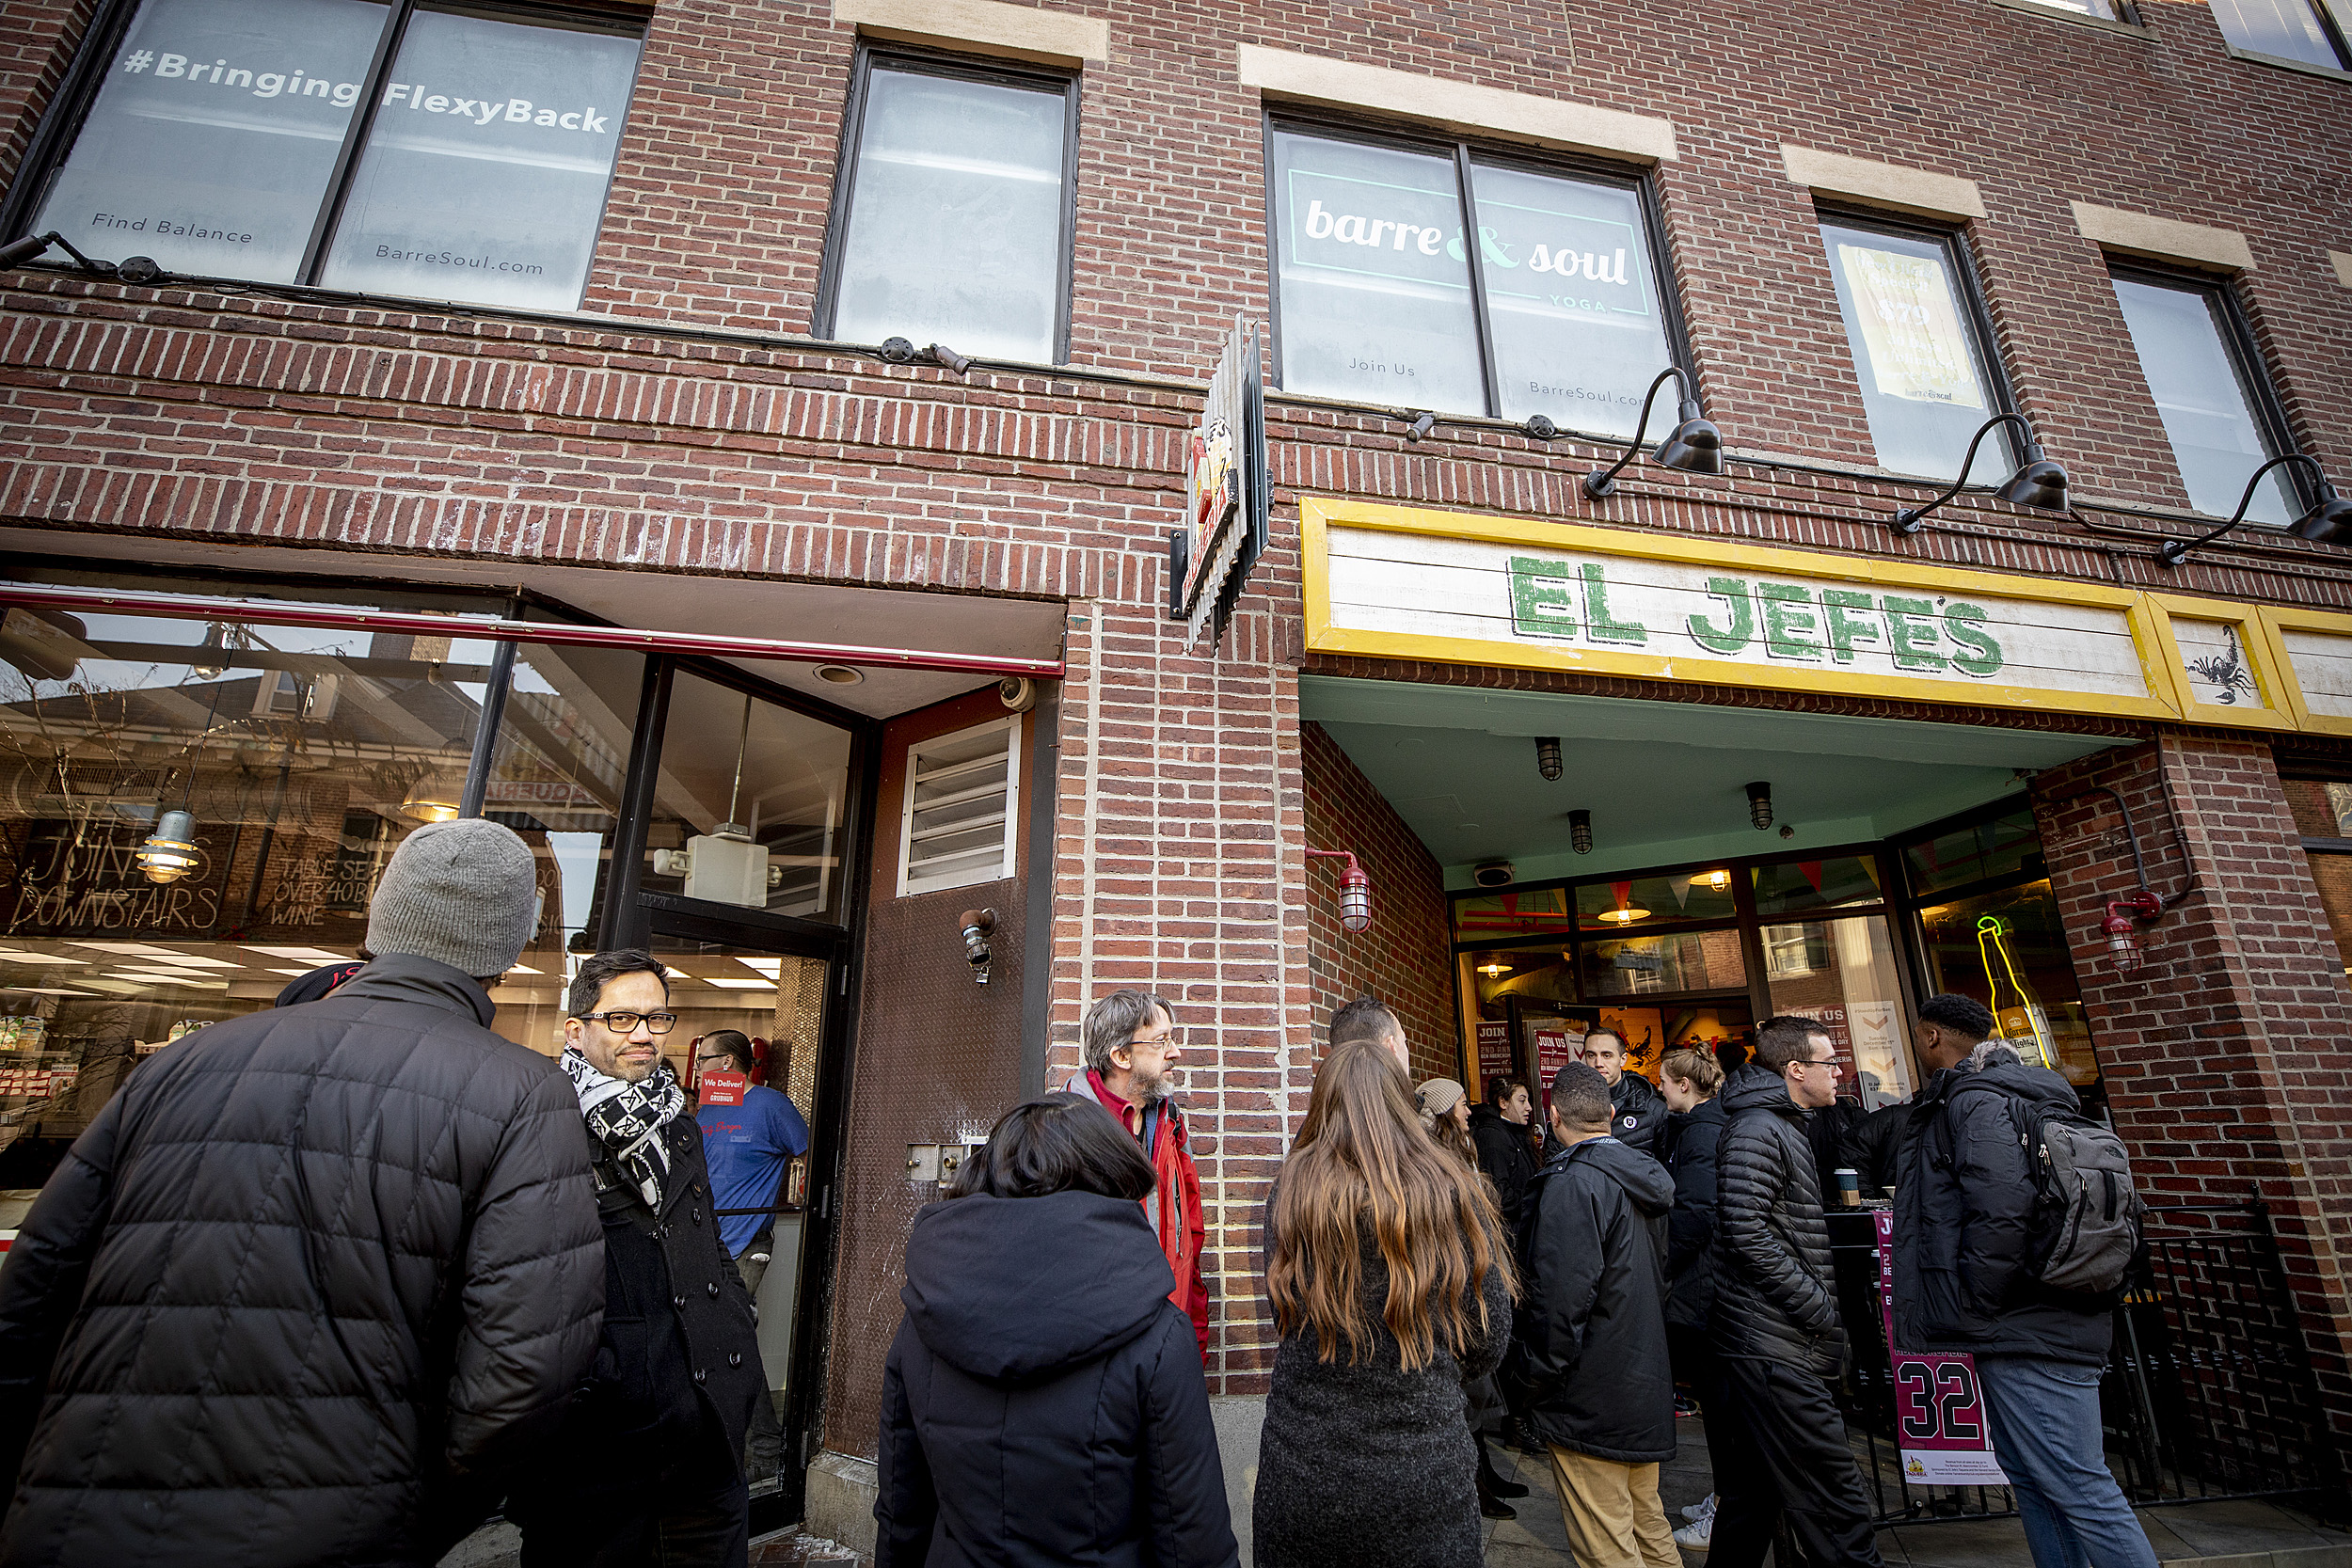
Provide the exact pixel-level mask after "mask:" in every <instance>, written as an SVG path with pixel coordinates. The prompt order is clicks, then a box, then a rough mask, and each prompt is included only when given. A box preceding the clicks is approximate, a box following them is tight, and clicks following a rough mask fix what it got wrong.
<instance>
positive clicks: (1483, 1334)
mask: <svg viewBox="0 0 2352 1568" xmlns="http://www.w3.org/2000/svg"><path fill="white" fill-rule="evenodd" d="M1272 1212H1273V1206H1272V1203H1271V1201H1269V1202H1268V1205H1267V1214H1268V1216H1269V1221H1270V1219H1271V1215H1272ZM1272 1228H1273V1227H1272V1225H1271V1223H1269V1224H1268V1227H1267V1232H1268V1234H1267V1250H1268V1252H1269V1253H1271V1251H1272V1248H1273V1241H1274V1238H1273V1234H1272ZM1494 1244H1495V1245H1497V1246H1502V1245H1506V1244H1508V1243H1504V1242H1503V1241H1502V1239H1501V1238H1497V1239H1496V1242H1495V1243H1494ZM1360 1259H1361V1261H1360V1264H1359V1268H1360V1270H1361V1273H1360V1275H1359V1278H1360V1279H1361V1280H1362V1282H1363V1283H1362V1296H1363V1303H1364V1310H1365V1313H1366V1315H1367V1316H1368V1317H1369V1318H1370V1320H1371V1323H1372V1338H1371V1343H1370V1348H1369V1350H1368V1352H1367V1354H1366V1357H1365V1359H1363V1360H1361V1361H1356V1362H1350V1361H1349V1360H1348V1358H1347V1352H1346V1349H1345V1347H1344V1346H1343V1347H1341V1348H1340V1349H1339V1351H1338V1352H1337V1354H1336V1355H1335V1358H1334V1359H1332V1360H1330V1361H1325V1360H1323V1359H1321V1357H1320V1355H1319V1354H1318V1343H1317V1340H1316V1338H1315V1336H1314V1334H1313V1333H1312V1332H1311V1330H1305V1329H1301V1330H1300V1331H1298V1332H1295V1333H1292V1334H1287V1335H1284V1336H1283V1338H1282V1341H1281V1343H1280V1344H1279V1346H1278V1347H1277V1348H1276V1350H1275V1353H1274V1382H1273V1386H1272V1388H1271V1389H1270V1390H1269V1391H1268V1393H1267V1395H1266V1407H1265V1428H1264V1431H1263V1434H1262V1435H1261V1437H1260V1439H1259V1447H1258V1495H1257V1498H1256V1502H1255V1505H1254V1507H1253V1508H1252V1510H1251V1514H1250V1519H1251V1538H1250V1554H1251V1557H1252V1559H1253V1560H1255V1562H1256V1563H1257V1565H1258V1568H1364V1565H1365V1564H1368V1563H1378V1564H1381V1568H1479V1565H1480V1563H1481V1561H1482V1558H1481V1553H1480V1548H1479V1534H1480V1526H1479V1514H1478V1482H1477V1477H1478V1449H1477V1448H1476V1446H1475V1445H1474V1444H1473V1443H1472V1441H1471V1439H1470V1424H1469V1421H1468V1418H1467V1411H1468V1402H1467V1401H1466V1399H1465V1398H1464V1395H1463V1392H1462V1386H1463V1384H1464V1383H1465V1382H1468V1381H1470V1380H1473V1379H1476V1378H1479V1377H1483V1376H1485V1375H1486V1373H1488V1372H1490V1371H1493V1370H1495V1368H1496V1366H1497V1365H1498V1363H1500V1362H1501V1360H1502V1352H1503V1349H1504V1347H1505V1346H1506V1345H1508V1344H1509V1342H1510V1337H1511V1295H1510V1291H1509V1289H1508V1287H1506V1286H1505V1285H1504V1284H1503V1281H1502V1273H1501V1272H1500V1271H1499V1270H1489V1271H1487V1275H1486V1279H1485V1280H1484V1281H1483V1282H1482V1283H1481V1285H1480V1289H1479V1293H1478V1298H1477V1299H1476V1300H1474V1301H1471V1302H1470V1303H1468V1304H1467V1305H1468V1306H1469V1307H1470V1323H1471V1326H1472V1329H1473V1333H1474V1338H1471V1340H1470V1343H1469V1344H1468V1345H1466V1346H1465V1347H1464V1351H1463V1354H1461V1355H1460V1356H1458V1357H1457V1356H1455V1355H1454V1354H1453V1353H1452V1352H1451V1351H1448V1350H1447V1349H1445V1348H1444V1347H1443V1345H1442V1344H1440V1345H1439V1346H1438V1348H1437V1351H1436V1354H1435V1355H1434V1357H1433V1358H1432V1359H1431V1360H1429V1361H1426V1362H1423V1363H1422V1365H1421V1366H1420V1367H1419V1368H1418V1369H1416V1370H1412V1371H1406V1370H1405V1368H1404V1354H1403V1351H1402V1348H1401V1347H1400V1346H1399V1345H1398V1344H1397V1341H1396V1336H1394V1335H1393V1334H1391V1333H1390V1332H1389V1329H1388V1324H1387V1323H1386V1321H1385V1314H1386V1312H1387V1309H1388V1300H1389V1265H1388V1260H1387V1259H1385V1258H1384V1257H1382V1256H1381V1252H1380V1246H1379V1243H1377V1242H1376V1241H1375V1240H1374V1239H1373V1237H1372V1234H1371V1232H1370V1229H1369V1227H1367V1228H1366V1230H1365V1232H1364V1235H1363V1237H1362V1246H1361V1251H1360ZM1482 1303H1483V1305H1484V1307H1485V1311H1486V1319H1485V1326H1484V1328H1483V1329H1481V1328H1480V1327H1479V1317H1478V1312H1477V1308H1478V1307H1479V1306H1480V1305H1481V1304H1482Z"/></svg>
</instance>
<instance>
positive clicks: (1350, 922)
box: [1307, 849, 1372, 931]
mask: <svg viewBox="0 0 2352 1568" xmlns="http://www.w3.org/2000/svg"><path fill="white" fill-rule="evenodd" d="M1307 853H1308V854H1310V855H1313V856H1319V857H1321V858H1322V859H1324V860H1333V861H1345V862H1346V864H1345V865H1343V866H1342V867H1341V868H1340V924H1341V925H1343V926H1344V927H1347V928H1348V929H1349V930H1351V931H1367V930H1370V929H1371V928H1372V879H1371V878H1369V877H1367V876H1365V875H1364V868H1363V867H1362V866H1360V865H1359V864H1357V863H1356V855H1355V852H1354V851H1353V850H1348V849H1310V850H1308V851H1307Z"/></svg>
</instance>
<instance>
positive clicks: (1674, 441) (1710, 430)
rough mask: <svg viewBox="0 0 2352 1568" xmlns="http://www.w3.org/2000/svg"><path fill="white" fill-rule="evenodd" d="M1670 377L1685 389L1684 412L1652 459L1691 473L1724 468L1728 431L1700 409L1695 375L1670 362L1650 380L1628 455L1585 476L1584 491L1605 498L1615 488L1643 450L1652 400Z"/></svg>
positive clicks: (1627, 449) (1666, 466)
mask: <svg viewBox="0 0 2352 1568" xmlns="http://www.w3.org/2000/svg"><path fill="white" fill-rule="evenodd" d="M1669 378H1671V379H1672V380H1673V381H1674V383H1675V385H1676V386H1677V388H1680V390H1681V393H1682V405H1681V412H1680V413H1679V415H1677V422H1676V424H1675V427H1674V428H1673V429H1672V430H1670V431H1668V432H1666V438H1665V439H1664V440H1662V441H1661V442H1659V443H1658V450H1657V451H1653V452H1651V453H1650V454H1649V456H1650V461H1651V462H1653V463H1655V464H1657V465H1658V466H1659V467H1661V468H1680V469H1681V470H1682V471H1683V472H1684V473H1689V474H1719V473H1722V472H1723V471H1724V433H1723V432H1722V431H1720V430H1717V429H1716V428H1715V427H1714V426H1713V425H1711V424H1709V423H1708V422H1707V420H1706V418H1705V417H1704V416H1702V415H1701V414H1700V413H1699V400H1698V397H1697V395H1696V393H1694V392H1693V391H1692V387H1691V378H1690V377H1688V376H1686V375H1684V374H1683V373H1682V367H1681V366H1679V365H1669V366H1667V367H1666V368H1665V369H1664V370H1662V371H1660V372H1658V379H1657V380H1655V381H1653V382H1651V383H1650V384H1649V395H1648V396H1646V397H1645V398H1644V399H1642V418H1641V422H1640V423H1638V424H1636V425H1635V426H1634V427H1633V439H1632V441H1631V443H1630V444H1629V445H1628V446H1627V447H1626V449H1625V455H1624V456H1623V457H1620V458H1618V459H1617V460H1616V461H1615V462H1614V463H1612V464H1611V465H1609V467H1606V468H1600V469H1597V470H1595V471H1594V472H1592V473H1589V474H1586V475H1585V476H1584V493H1585V494H1586V495H1587V496H1589V497H1591V498H1592V499H1595V500H1600V499H1604V498H1606V497H1608V496H1609V495H1611V494H1612V493H1613V492H1614V491H1615V489H1616V488H1617V475H1618V474H1619V473H1620V472H1621V471H1622V470H1623V469H1624V467H1625V466H1626V465H1627V464H1628V463H1630V462H1632V461H1633V460H1634V459H1635V458H1636V457H1639V456H1640V455H1641V454H1642V436H1643V435H1644V434H1645V432H1646V431H1647V430H1648V429H1649V410H1650V404H1653V403H1655V402H1656V401H1657V399H1658V388H1661V387H1663V386H1664V385H1665V384H1666V382H1667V381H1668V379H1669Z"/></svg>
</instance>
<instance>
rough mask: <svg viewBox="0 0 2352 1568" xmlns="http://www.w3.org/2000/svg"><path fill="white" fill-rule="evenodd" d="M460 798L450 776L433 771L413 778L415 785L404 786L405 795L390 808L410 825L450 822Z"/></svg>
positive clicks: (460, 792) (455, 816) (455, 815)
mask: <svg viewBox="0 0 2352 1568" xmlns="http://www.w3.org/2000/svg"><path fill="white" fill-rule="evenodd" d="M461 796H462V791H461V789H460V788H459V786H458V785H456V784H452V783H451V782H450V776H449V775H448V774H447V773H444V772H442V771H440V770H439V769H438V768H434V769H430V770H428V771H426V772H423V773H420V774H419V775H417V782H416V783H414V784H410V785H409V786H408V793H407V794H406V795H405V796H403V797H402V798H401V802H400V804H399V806H397V807H396V808H394V809H396V810H397V811H398V812H399V813H400V815H401V816H405V817H406V818H408V820H410V821H411V822H453V821H455V820H456V819H457V815H458V811H459V801H460V799H461Z"/></svg>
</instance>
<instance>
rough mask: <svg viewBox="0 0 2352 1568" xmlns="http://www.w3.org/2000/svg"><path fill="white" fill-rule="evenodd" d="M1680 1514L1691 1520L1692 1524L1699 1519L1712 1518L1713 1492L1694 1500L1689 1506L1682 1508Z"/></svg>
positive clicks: (1713, 1512)
mask: <svg viewBox="0 0 2352 1568" xmlns="http://www.w3.org/2000/svg"><path fill="white" fill-rule="evenodd" d="M1682 1516H1683V1517H1684V1518H1685V1519H1688V1520H1690V1521H1692V1523H1693V1524H1695V1523H1697V1522H1698V1521H1699V1520H1701V1519H1712V1518H1713V1517H1715V1494H1714V1493H1712V1492H1709V1493H1708V1495H1707V1496H1706V1497H1701V1498H1700V1499H1699V1500H1698V1501H1697V1502H1694V1503H1692V1505H1691V1506H1690V1507H1688V1508H1686V1509H1684V1510H1683V1511H1682Z"/></svg>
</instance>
